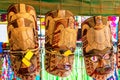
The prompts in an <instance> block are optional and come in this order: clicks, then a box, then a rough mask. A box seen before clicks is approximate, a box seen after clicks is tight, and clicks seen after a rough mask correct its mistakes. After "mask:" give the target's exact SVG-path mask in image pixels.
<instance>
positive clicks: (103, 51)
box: [82, 16, 114, 80]
mask: <svg viewBox="0 0 120 80" xmlns="http://www.w3.org/2000/svg"><path fill="white" fill-rule="evenodd" d="M82 42H83V54H84V60H85V66H86V71H87V74H88V75H89V76H91V77H93V78H94V79H96V80H105V79H106V78H107V77H109V76H110V75H111V74H112V73H113V69H114V54H113V50H112V40H111V31H110V27H109V24H108V23H107V18H106V17H102V16H95V17H90V18H88V19H87V20H85V21H84V22H83V23H82Z"/></svg>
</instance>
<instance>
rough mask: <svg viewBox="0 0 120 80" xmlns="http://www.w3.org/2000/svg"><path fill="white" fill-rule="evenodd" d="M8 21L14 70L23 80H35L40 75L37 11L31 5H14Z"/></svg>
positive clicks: (10, 8)
mask: <svg viewBox="0 0 120 80" xmlns="http://www.w3.org/2000/svg"><path fill="white" fill-rule="evenodd" d="M7 19H8V26H7V28H8V37H9V42H10V59H11V63H12V69H13V71H14V73H15V74H16V75H17V76H18V77H20V78H21V79H23V80H30V79H35V77H36V75H39V73H40V61H39V49H38V33H37V23H36V13H35V10H34V8H33V7H32V6H30V5H25V4H13V5H11V6H10V7H9V8H8V15H7Z"/></svg>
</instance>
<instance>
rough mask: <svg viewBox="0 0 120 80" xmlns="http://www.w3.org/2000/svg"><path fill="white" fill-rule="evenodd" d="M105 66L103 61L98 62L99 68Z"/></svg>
mask: <svg viewBox="0 0 120 80" xmlns="http://www.w3.org/2000/svg"><path fill="white" fill-rule="evenodd" d="M105 65H107V63H106V61H105V60H104V59H101V60H100V62H99V67H104V66H105Z"/></svg>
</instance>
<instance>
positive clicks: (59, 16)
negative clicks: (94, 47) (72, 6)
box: [45, 10, 77, 77]
mask: <svg viewBox="0 0 120 80" xmlns="http://www.w3.org/2000/svg"><path fill="white" fill-rule="evenodd" d="M45 19H46V34H45V35H46V36H45V37H46V39H45V42H46V43H45V49H46V53H45V69H46V70H47V71H48V72H49V73H51V74H53V75H56V76H60V77H65V76H68V75H69V74H70V72H71V70H72V65H73V59H74V54H73V52H74V50H75V47H76V39H77V28H76V27H75V26H74V21H75V20H74V16H73V14H72V13H71V12H70V11H68V10H56V11H51V12H49V13H47V14H46V16H45Z"/></svg>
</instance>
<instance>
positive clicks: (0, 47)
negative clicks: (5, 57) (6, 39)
mask: <svg viewBox="0 0 120 80" xmlns="http://www.w3.org/2000/svg"><path fill="white" fill-rule="evenodd" d="M2 44H3V43H2V42H0V53H2V52H3V49H2Z"/></svg>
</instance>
